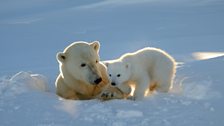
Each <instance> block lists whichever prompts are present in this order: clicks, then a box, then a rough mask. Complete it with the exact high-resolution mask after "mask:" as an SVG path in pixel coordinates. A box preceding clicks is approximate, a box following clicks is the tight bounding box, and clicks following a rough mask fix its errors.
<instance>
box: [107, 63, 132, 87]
mask: <svg viewBox="0 0 224 126" xmlns="http://www.w3.org/2000/svg"><path fill="white" fill-rule="evenodd" d="M104 64H105V65H106V66H107V73H108V76H109V78H110V83H111V85H112V86H119V85H121V84H123V83H125V82H127V81H129V79H130V76H131V70H130V64H129V63H124V62H122V61H116V60H115V61H108V62H105V63H104Z"/></svg>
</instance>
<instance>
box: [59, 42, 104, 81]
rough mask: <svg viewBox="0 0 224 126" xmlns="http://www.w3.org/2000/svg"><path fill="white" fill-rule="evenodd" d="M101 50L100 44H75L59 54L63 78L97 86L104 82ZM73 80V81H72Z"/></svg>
mask: <svg viewBox="0 0 224 126" xmlns="http://www.w3.org/2000/svg"><path fill="white" fill-rule="evenodd" d="M99 48H100V43H99V42H98V41H94V42H91V43H87V42H82V41H81V42H74V43H72V44H71V45H69V46H68V47H67V48H65V50H64V52H59V53H58V54H57V60H58V62H59V63H60V71H61V75H62V77H63V78H66V76H69V77H67V78H73V79H75V80H78V81H81V82H84V83H87V84H93V85H97V84H99V83H100V82H101V81H102V78H101V72H100V69H99V60H100V58H99V54H98V53H99ZM70 80H71V79H70Z"/></svg>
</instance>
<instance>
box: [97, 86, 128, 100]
mask: <svg viewBox="0 0 224 126" xmlns="http://www.w3.org/2000/svg"><path fill="white" fill-rule="evenodd" d="M98 98H99V99H100V100H111V99H123V98H125V94H124V92H122V90H120V89H119V88H117V87H112V86H109V85H108V86H107V87H106V88H105V89H104V90H103V91H102V92H101V93H100V95H99V96H98Z"/></svg>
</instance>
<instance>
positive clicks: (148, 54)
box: [105, 47, 176, 100]
mask: <svg viewBox="0 0 224 126" xmlns="http://www.w3.org/2000/svg"><path fill="white" fill-rule="evenodd" d="M105 64H106V66H107V71H108V74H109V76H110V82H111V85H113V86H117V87H118V88H120V89H121V90H122V91H123V92H126V93H130V86H129V85H130V84H135V85H136V86H135V91H134V97H132V98H134V99H136V100H141V99H142V98H143V97H144V94H145V91H146V90H147V89H150V90H154V89H155V90H157V91H160V92H168V91H169V89H170V88H172V83H173V78H174V76H175V72H176V63H175V60H174V59H173V58H172V57H171V56H170V55H169V54H167V53H166V52H165V51H163V50H160V49H157V48H149V47H148V48H143V49H141V50H138V51H137V52H134V53H127V54H124V55H123V56H121V57H120V58H118V59H116V60H111V61H106V63H105Z"/></svg>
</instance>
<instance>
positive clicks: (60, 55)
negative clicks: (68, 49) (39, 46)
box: [57, 52, 66, 63]
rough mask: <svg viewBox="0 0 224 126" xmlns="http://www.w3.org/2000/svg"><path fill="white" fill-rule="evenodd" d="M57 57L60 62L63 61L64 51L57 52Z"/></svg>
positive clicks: (64, 58)
mask: <svg viewBox="0 0 224 126" xmlns="http://www.w3.org/2000/svg"><path fill="white" fill-rule="evenodd" d="M57 59H58V61H60V62H61V63H63V62H65V60H66V56H65V53H63V52H59V53H57Z"/></svg>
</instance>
